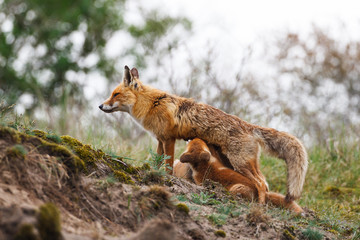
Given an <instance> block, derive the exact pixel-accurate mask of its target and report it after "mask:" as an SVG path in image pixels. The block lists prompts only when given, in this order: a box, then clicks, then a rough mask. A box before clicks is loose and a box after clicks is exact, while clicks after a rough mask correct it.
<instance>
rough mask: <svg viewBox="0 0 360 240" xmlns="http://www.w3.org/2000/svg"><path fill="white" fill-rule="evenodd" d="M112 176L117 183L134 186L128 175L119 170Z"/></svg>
mask: <svg viewBox="0 0 360 240" xmlns="http://www.w3.org/2000/svg"><path fill="white" fill-rule="evenodd" d="M114 176H115V178H116V179H117V180H119V182H123V183H127V184H134V181H133V180H132V179H131V177H130V176H129V175H127V174H126V173H124V172H123V171H120V170H114Z"/></svg>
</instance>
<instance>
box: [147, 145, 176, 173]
mask: <svg viewBox="0 0 360 240" xmlns="http://www.w3.org/2000/svg"><path fill="white" fill-rule="evenodd" d="M149 153H150V155H151V159H150V160H148V161H147V163H149V165H150V167H151V168H152V169H154V170H158V171H164V172H165V171H166V170H171V169H172V168H171V167H170V166H169V165H168V164H166V163H165V160H167V159H169V158H170V156H167V155H164V154H162V155H159V154H157V153H156V152H154V151H153V150H152V149H151V148H150V149H149Z"/></svg>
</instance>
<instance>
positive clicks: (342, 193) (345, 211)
mask: <svg viewBox="0 0 360 240" xmlns="http://www.w3.org/2000/svg"><path fill="white" fill-rule="evenodd" d="M5 112H6V114H5ZM7 112H9V109H5V110H4V109H3V110H1V109H0V124H2V125H8V126H11V127H13V128H16V129H37V128H38V129H45V132H47V137H48V138H51V139H52V140H53V141H55V142H56V141H58V138H57V137H56V132H57V131H56V129H54V130H49V128H48V127H44V125H42V124H39V123H37V122H34V121H33V120H31V119H29V118H27V117H24V116H22V117H19V116H14V115H13V116H10V115H11V114H8V113H7ZM9 116H10V117H9ZM104 124H105V123H104V122H101V123H97V124H96V125H97V126H104ZM79 127H80V128H82V129H77V130H76V131H74V132H72V131H71V130H69V132H66V134H69V135H71V136H73V137H75V138H78V139H80V140H81V141H82V142H84V143H86V144H91V145H92V146H93V147H94V148H95V149H103V150H104V151H105V152H107V153H111V154H112V155H114V156H121V157H124V159H125V161H127V162H129V163H131V164H134V165H135V166H139V165H142V164H143V163H144V162H146V161H150V162H151V161H153V162H154V164H155V165H156V164H157V165H156V166H159V165H158V163H159V162H158V161H157V160H159V159H162V160H163V159H164V157H165V156H156V155H155V154H154V153H152V152H151V151H149V149H155V148H156V144H157V143H156V140H154V139H152V138H150V137H149V136H145V137H141V138H139V139H137V140H136V141H134V140H129V139H126V138H123V137H122V136H121V134H122V133H121V132H118V134H119V135H117V134H113V133H112V132H111V131H109V132H108V131H107V130H106V128H105V127H100V128H99V127H98V128H95V127H94V126H88V127H84V126H77V128H79ZM46 129H48V130H46ZM62 134H64V133H62ZM184 149H185V143H184V141H177V144H176V153H175V158H178V157H179V156H180V155H181V153H182V152H183V151H184ZM308 154H309V169H308V173H307V177H306V183H305V185H304V191H303V194H302V197H301V199H300V200H299V201H298V202H299V204H300V205H301V206H303V207H306V208H309V209H311V210H313V211H314V212H315V215H316V219H315V220H313V221H310V220H304V219H300V220H299V224H302V222H304V221H307V222H306V223H307V224H313V225H317V226H322V227H324V228H325V229H327V230H329V231H332V232H334V233H337V234H338V236H346V237H347V238H349V237H350V239H360V224H359V223H360V207H359V206H360V188H359V186H360V162H359V160H360V145H359V143H358V142H356V141H354V142H350V141H347V139H342V138H341V137H339V138H338V139H336V140H334V139H331V140H329V141H328V142H327V143H326V144H324V145H316V146H313V147H311V148H310V149H308ZM155 165H154V166H155ZM261 171H262V172H263V173H264V175H265V176H266V178H267V181H268V182H269V185H270V190H271V191H275V192H280V193H283V194H285V193H286V165H285V162H284V161H282V160H279V159H276V158H271V157H265V156H262V157H261ZM108 182H109V183H110V184H111V179H109V181H108ZM178 200H180V201H192V202H193V203H195V204H209V205H211V204H212V205H218V204H219V201H218V200H216V199H214V198H212V196H211V195H209V194H208V193H205V192H204V193H200V194H193V195H192V196H191V199H190V200H189V199H187V198H186V197H185V196H178ZM189 207H190V210H192V209H194V208H196V206H189ZM235 212H236V208H233V209H231V206H230V205H223V206H222V207H220V205H219V207H217V211H216V212H214V215H213V216H212V217H211V219H214V222H219V221H220V223H221V217H219V216H220V215H225V216H231V215H234V216H236V215H237V214H238V213H235ZM215 224H217V223H215ZM309 229H310V228H309ZM308 231H309V234H310V232H311V229H310V230H308ZM305 234H306V233H305ZM313 239H317V238H316V237H315V238H313Z"/></svg>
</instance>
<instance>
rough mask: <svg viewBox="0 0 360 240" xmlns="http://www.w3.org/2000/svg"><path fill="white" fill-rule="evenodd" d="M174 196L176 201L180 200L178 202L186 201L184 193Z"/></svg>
mask: <svg viewBox="0 0 360 240" xmlns="http://www.w3.org/2000/svg"><path fill="white" fill-rule="evenodd" d="M175 198H176V199H177V200H178V201H180V202H186V201H188V199H187V197H186V195H184V194H180V195H176V196H175Z"/></svg>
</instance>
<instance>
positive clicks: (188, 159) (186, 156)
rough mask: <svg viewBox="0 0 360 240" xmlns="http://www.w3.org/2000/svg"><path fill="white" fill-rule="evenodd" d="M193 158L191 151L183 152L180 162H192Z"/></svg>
mask: <svg viewBox="0 0 360 240" xmlns="http://www.w3.org/2000/svg"><path fill="white" fill-rule="evenodd" d="M191 160H192V156H191V155H190V154H189V153H183V154H182V155H181V156H180V162H182V163H186V162H191Z"/></svg>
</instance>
